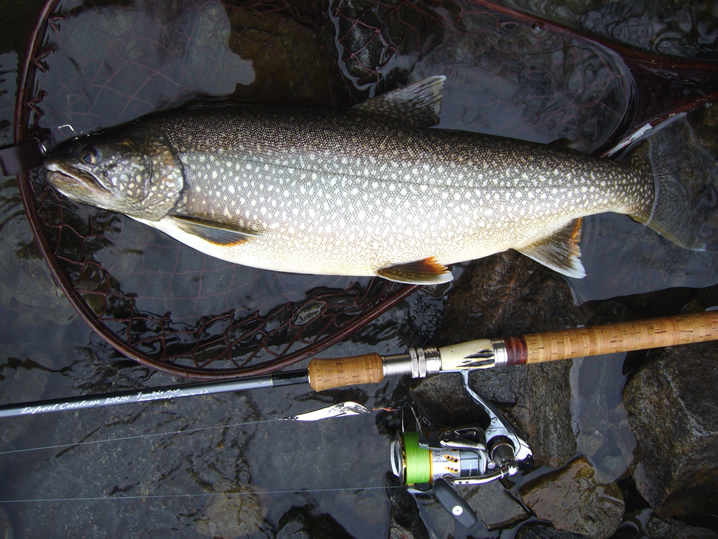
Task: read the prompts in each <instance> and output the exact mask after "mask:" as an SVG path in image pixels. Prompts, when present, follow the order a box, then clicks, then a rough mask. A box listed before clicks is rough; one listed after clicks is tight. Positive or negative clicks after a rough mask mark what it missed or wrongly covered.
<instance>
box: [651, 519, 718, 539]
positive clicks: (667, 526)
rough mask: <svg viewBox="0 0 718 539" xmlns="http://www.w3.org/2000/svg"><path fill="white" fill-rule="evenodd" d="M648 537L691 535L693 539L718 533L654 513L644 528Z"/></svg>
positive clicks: (710, 536) (707, 537)
mask: <svg viewBox="0 0 718 539" xmlns="http://www.w3.org/2000/svg"><path fill="white" fill-rule="evenodd" d="M643 532H644V534H645V535H646V537H690V538H691V539H710V538H715V537H718V533H716V532H715V531H712V530H707V529H705V528H699V527H696V526H691V525H690V524H686V523H685V522H681V521H679V520H673V519H670V518H660V517H659V516H657V515H653V516H652V517H651V518H650V519H649V520H648V522H647V523H646V526H645V529H644V530H643Z"/></svg>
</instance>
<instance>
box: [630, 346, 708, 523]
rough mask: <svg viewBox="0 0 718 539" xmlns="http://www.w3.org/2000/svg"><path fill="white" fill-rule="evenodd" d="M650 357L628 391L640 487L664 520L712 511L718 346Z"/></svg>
mask: <svg viewBox="0 0 718 539" xmlns="http://www.w3.org/2000/svg"><path fill="white" fill-rule="evenodd" d="M650 357H651V358H654V360H653V361H652V362H651V363H649V364H647V365H646V366H645V367H644V368H643V369H642V370H640V371H639V372H638V373H637V374H636V375H635V376H634V377H633V378H632V379H631V380H630V381H629V383H628V384H627V385H626V389H625V392H624V404H625V406H626V410H627V411H628V419H629V423H630V426H631V430H632V431H633V435H634V436H635V438H636V450H635V459H636V460H635V465H634V468H633V470H632V474H633V478H634V481H635V483H636V487H637V489H638V491H639V492H640V493H641V495H642V496H643V497H644V498H645V499H646V500H647V501H648V502H649V503H650V504H651V507H653V508H654V509H655V510H656V511H658V513H659V514H660V515H661V516H664V517H670V516H675V515H682V514H690V513H700V512H708V513H712V512H714V511H715V508H716V507H717V506H718V407H717V406H716V403H715V398H714V397H715V388H716V387H718V369H716V367H715V365H716V362H717V361H718V347H716V345H715V343H702V344H693V345H690V346H680V347H673V348H666V349H663V350H658V351H656V352H655V353H653V354H651V356H650Z"/></svg>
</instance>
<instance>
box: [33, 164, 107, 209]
mask: <svg viewBox="0 0 718 539" xmlns="http://www.w3.org/2000/svg"><path fill="white" fill-rule="evenodd" d="M45 170H46V171H47V175H46V176H47V182H48V183H49V184H50V185H52V186H53V187H54V188H55V189H57V190H58V191H60V192H61V193H62V194H63V195H65V196H67V197H68V198H71V199H74V200H79V201H84V200H87V199H88V198H89V199H93V198H95V197H98V196H107V195H108V193H109V191H108V190H107V189H106V188H105V187H104V186H103V185H102V184H101V183H100V182H99V181H98V180H97V178H95V177H94V176H93V175H92V174H88V173H86V172H83V171H81V170H77V169H74V168H73V169H68V168H66V167H63V166H62V165H61V164H60V163H57V162H52V161H50V162H46V163H45Z"/></svg>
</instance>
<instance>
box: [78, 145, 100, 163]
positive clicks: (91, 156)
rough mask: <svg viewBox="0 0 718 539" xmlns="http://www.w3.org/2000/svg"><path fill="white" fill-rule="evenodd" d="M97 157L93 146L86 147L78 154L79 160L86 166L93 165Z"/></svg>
mask: <svg viewBox="0 0 718 539" xmlns="http://www.w3.org/2000/svg"><path fill="white" fill-rule="evenodd" d="M98 155H99V154H98V151H97V148H95V147H94V146H88V147H87V148H84V149H83V150H82V152H80V159H81V160H82V161H83V162H84V163H87V164H88V165H94V164H95V163H97V159H98Z"/></svg>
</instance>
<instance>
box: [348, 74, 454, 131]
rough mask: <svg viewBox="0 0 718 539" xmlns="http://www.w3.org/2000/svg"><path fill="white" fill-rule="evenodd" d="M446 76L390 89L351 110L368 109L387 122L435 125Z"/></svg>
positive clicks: (425, 125) (363, 110)
mask: <svg viewBox="0 0 718 539" xmlns="http://www.w3.org/2000/svg"><path fill="white" fill-rule="evenodd" d="M445 80H446V77H444V76H443V75H438V76H435V77H429V78H428V79H424V80H420V81H418V82H415V83H413V84H410V85H409V86H405V87H404V88H399V89H398V90H393V91H391V92H387V93H385V94H383V95H380V96H378V97H372V98H371V99H367V100H366V101H364V102H363V103H360V104H358V105H355V106H354V107H353V109H352V110H357V111H360V112H367V113H369V114H373V115H374V116H379V117H380V118H383V119H385V120H387V121H391V122H400V124H401V125H410V126H411V127H432V126H434V125H437V124H438V123H439V113H440V112H441V100H442V98H443V95H442V92H443V90H444V81H445Z"/></svg>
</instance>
